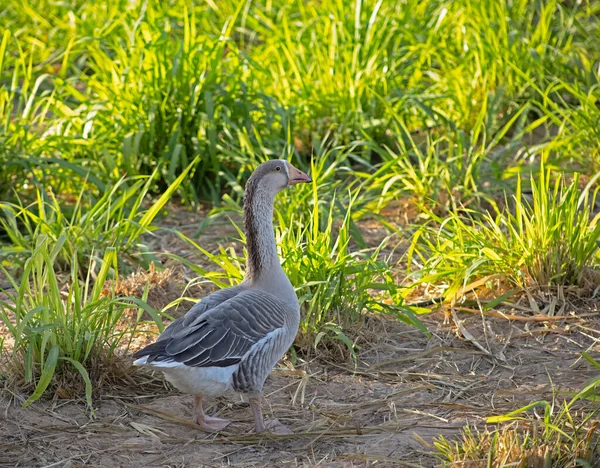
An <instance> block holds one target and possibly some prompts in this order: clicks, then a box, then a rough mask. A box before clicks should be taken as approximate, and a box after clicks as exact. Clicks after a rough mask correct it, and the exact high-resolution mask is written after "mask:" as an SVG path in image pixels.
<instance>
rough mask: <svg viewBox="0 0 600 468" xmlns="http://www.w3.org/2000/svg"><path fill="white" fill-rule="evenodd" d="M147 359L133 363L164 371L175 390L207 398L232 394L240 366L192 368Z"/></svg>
mask: <svg viewBox="0 0 600 468" xmlns="http://www.w3.org/2000/svg"><path fill="white" fill-rule="evenodd" d="M146 359H147V358H146V357H143V358H140V359H138V360H137V361H135V362H134V363H133V365H134V366H148V367H152V368H153V369H157V370H160V371H162V372H163V373H164V374H165V379H167V380H168V381H169V382H170V383H171V384H172V385H173V386H174V387H175V388H177V389H178V390H180V391H182V392H183V393H188V394H190V395H201V396H206V397H217V396H222V395H223V394H224V393H228V392H231V391H232V390H233V389H232V375H233V373H234V372H235V371H236V370H237V368H238V364H234V365H232V366H227V367H190V366H186V365H185V364H182V363H179V362H156V361H154V362H151V363H149V364H146Z"/></svg>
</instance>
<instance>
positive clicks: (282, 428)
mask: <svg viewBox="0 0 600 468" xmlns="http://www.w3.org/2000/svg"><path fill="white" fill-rule="evenodd" d="M265 428H266V429H267V430H268V431H271V432H272V433H273V434H293V433H294V431H292V428H291V427H290V426H287V425H286V424H283V423H282V422H281V421H279V419H269V420H268V421H265Z"/></svg>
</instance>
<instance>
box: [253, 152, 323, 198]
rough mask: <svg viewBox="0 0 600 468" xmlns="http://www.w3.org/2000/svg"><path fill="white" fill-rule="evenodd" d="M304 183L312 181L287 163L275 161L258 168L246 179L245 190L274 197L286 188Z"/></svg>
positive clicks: (279, 160)
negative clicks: (250, 189) (256, 191)
mask: <svg viewBox="0 0 600 468" xmlns="http://www.w3.org/2000/svg"><path fill="white" fill-rule="evenodd" d="M304 182H312V179H311V178H310V177H309V176H308V175H307V174H305V173H304V172H302V171H301V170H300V169H296V168H295V167H294V166H292V165H291V164H290V163H289V162H287V161H284V160H281V159H275V160H271V161H266V162H264V163H262V164H261V165H260V166H258V167H257V168H256V170H255V171H254V173H253V174H252V175H251V176H250V179H248V182H247V185H246V188H247V189H248V188H250V187H252V188H256V189H258V190H260V191H265V192H269V193H271V194H272V195H275V194H277V193H278V192H280V191H282V190H283V189H284V188H286V187H289V186H291V185H296V184H301V183H304Z"/></svg>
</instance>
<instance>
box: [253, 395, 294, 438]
mask: <svg viewBox="0 0 600 468" xmlns="http://www.w3.org/2000/svg"><path fill="white" fill-rule="evenodd" d="M248 402H249V403H250V408H252V414H253V415H254V424H255V426H254V430H255V431H256V432H258V433H260V432H265V431H266V430H269V431H271V432H272V433H273V434H293V431H292V429H291V428H290V427H289V426H286V425H285V424H282V423H281V422H279V420H278V419H270V420H268V421H266V423H265V420H264V418H263V414H262V397H261V396H260V395H258V396H255V397H250V398H248Z"/></svg>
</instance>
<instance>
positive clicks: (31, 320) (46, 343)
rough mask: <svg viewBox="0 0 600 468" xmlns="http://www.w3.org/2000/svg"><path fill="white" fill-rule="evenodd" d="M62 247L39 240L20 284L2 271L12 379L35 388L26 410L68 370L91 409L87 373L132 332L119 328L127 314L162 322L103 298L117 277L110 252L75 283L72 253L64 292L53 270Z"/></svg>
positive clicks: (137, 303)
mask: <svg viewBox="0 0 600 468" xmlns="http://www.w3.org/2000/svg"><path fill="white" fill-rule="evenodd" d="M65 241H66V238H65V236H64V235H62V236H60V237H59V238H58V239H57V240H56V241H54V240H52V239H50V238H49V237H48V236H45V235H37V236H36V240H35V242H36V244H35V248H34V250H33V251H32V252H31V255H30V256H29V258H28V259H27V261H26V262H25V265H24V267H23V272H22V274H21V275H20V277H18V278H17V277H14V276H12V275H11V274H10V273H9V272H8V271H7V270H6V269H5V268H2V267H0V271H2V273H3V274H4V276H5V278H6V279H7V280H8V281H9V283H10V284H9V286H12V289H9V290H7V291H5V295H4V296H3V298H2V299H0V321H1V322H2V324H3V326H4V327H5V328H6V330H7V331H8V337H10V338H11V339H12V341H13V343H12V352H11V356H10V361H9V364H10V367H9V368H11V369H12V374H13V379H14V378H18V377H22V378H23V380H24V382H25V383H26V384H30V385H32V387H33V388H34V390H33V392H32V393H31V395H30V397H29V398H28V400H27V401H26V405H28V404H30V403H32V402H33V401H35V400H37V399H38V398H40V397H41V396H42V395H43V393H44V392H45V391H46V389H47V388H48V386H49V385H50V384H51V383H52V382H53V380H54V379H56V377H57V375H59V374H60V373H61V370H62V369H64V368H65V367H69V366H71V367H73V368H74V370H75V371H76V372H77V373H79V375H80V376H81V378H82V380H83V381H84V383H85V398H86V401H87V403H88V405H89V406H90V408H92V388H93V386H92V380H91V378H90V371H91V370H98V369H101V368H102V365H103V363H106V362H109V361H110V359H111V358H112V357H113V356H114V355H115V352H116V349H117V347H118V346H119V345H121V344H122V343H123V342H126V341H127V338H131V336H132V335H133V334H134V333H135V332H136V327H135V324H134V326H133V327H131V324H127V326H121V328H117V326H118V325H119V322H120V320H121V318H122V317H123V314H124V312H125V310H126V309H127V308H132V307H133V308H137V307H142V308H143V309H140V310H146V311H148V312H149V313H150V314H151V315H152V317H153V318H154V321H155V322H156V324H157V325H158V326H159V327H162V322H161V321H160V319H159V316H158V315H157V314H156V312H154V311H153V310H152V308H150V307H148V306H146V305H145V304H144V303H143V302H142V301H141V300H140V299H138V298H125V299H122V298H117V297H115V296H114V295H112V293H111V292H110V291H109V292H108V295H106V294H105V293H103V288H104V286H105V283H106V280H107V279H108V277H109V273H110V272H112V275H113V276H118V257H117V251H116V250H115V249H114V248H109V249H107V250H106V251H105V252H104V253H103V254H101V256H102V260H101V266H100V269H99V270H98V273H97V275H95V277H92V268H88V269H87V271H88V273H87V275H86V276H85V278H84V279H81V278H80V277H79V268H78V260H77V258H78V257H77V252H74V253H73V256H72V258H71V262H72V263H71V265H72V268H71V271H70V275H69V277H68V281H67V282H66V287H65V282H64V280H63V278H61V277H60V276H59V275H58V274H57V272H56V270H55V262H56V257H57V256H58V255H59V253H60V252H61V250H62V248H63V246H64V244H65ZM138 320H139V316H138ZM121 325H123V324H121Z"/></svg>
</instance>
